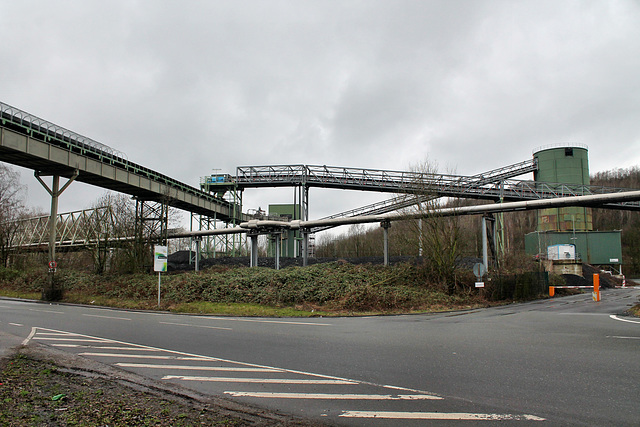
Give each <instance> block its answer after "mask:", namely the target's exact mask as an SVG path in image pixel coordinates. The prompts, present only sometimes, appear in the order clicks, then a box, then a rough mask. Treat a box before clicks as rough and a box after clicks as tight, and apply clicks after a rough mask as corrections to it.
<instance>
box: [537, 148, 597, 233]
mask: <svg viewBox="0 0 640 427" xmlns="http://www.w3.org/2000/svg"><path fill="white" fill-rule="evenodd" d="M533 157H534V158H535V159H537V161H538V170H537V171H536V172H535V173H534V179H535V181H536V182H540V183H542V182H557V183H562V184H569V185H571V184H575V185H589V183H590V179H589V151H588V149H587V146H586V145H578V144H575V145H574V144H571V145H555V146H549V147H542V148H539V149H538V150H536V151H535V152H534V154H533ZM574 230H575V231H591V230H593V223H592V217H591V209H589V208H583V207H569V208H552V209H542V210H539V211H538V229H537V231H574Z"/></svg>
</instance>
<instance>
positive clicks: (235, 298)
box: [0, 261, 545, 317]
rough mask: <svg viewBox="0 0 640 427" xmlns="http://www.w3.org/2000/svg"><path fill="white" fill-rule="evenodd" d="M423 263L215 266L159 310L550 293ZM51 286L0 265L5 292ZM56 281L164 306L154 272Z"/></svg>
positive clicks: (435, 306)
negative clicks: (479, 281)
mask: <svg viewBox="0 0 640 427" xmlns="http://www.w3.org/2000/svg"><path fill="white" fill-rule="evenodd" d="M431 274H432V273H431V270H430V269H429V268H428V267H427V266H426V265H424V264H419V263H417V264H416V263H404V264H398V265H393V266H389V267H384V266H381V265H371V264H365V265H353V264H350V263H347V262H345V261H337V262H331V263H326V264H316V265H312V266H308V267H289V268H286V269H283V270H273V269H270V268H262V267H258V268H247V267H238V266H235V267H221V266H219V267H212V268H209V269H207V270H205V271H202V272H197V273H196V272H193V271H190V272H180V273H173V274H166V275H163V276H162V283H161V304H160V307H159V308H160V309H162V310H170V311H175V312H185V313H217V314H229V315H253V316H287V317H289V316H329V315H350V314H373V313H381V314H391V313H411V312H434V311H443V310H455V309H468V308H474V307H480V306H487V305H488V304H493V303H496V302H501V301H505V300H508V301H512V300H513V299H530V298H535V297H538V296H540V295H542V294H543V293H544V290H545V287H544V285H542V286H540V285H539V284H538V282H537V277H532V276H531V275H530V274H527V273H521V274H515V275H509V276H501V277H497V278H496V279H495V280H492V281H488V282H487V286H486V287H485V288H483V289H477V288H475V285H474V283H475V277H474V276H473V274H472V273H471V272H470V271H465V270H462V269H461V270H459V271H457V272H456V273H455V275H454V279H453V280H454V281H453V282H452V283H448V282H437V281H433V279H432V278H431ZM46 281H47V274H46V273H45V272H44V271H42V269H39V270H33V271H23V270H12V269H7V268H0V294H2V295H4V296H11V297H21V298H34V297H39V292H40V290H41V289H42V287H43V286H44V285H45V283H46ZM56 282H57V284H58V285H59V286H61V287H62V288H63V289H64V299H63V302H73V303H83V304H92V305H100V306H111V307H122V308H129V309H157V308H158V306H157V287H158V277H157V275H154V274H142V273H139V274H111V275H110V274H102V275H99V274H95V273H91V272H87V271H81V270H60V271H59V272H58V273H57V274H56Z"/></svg>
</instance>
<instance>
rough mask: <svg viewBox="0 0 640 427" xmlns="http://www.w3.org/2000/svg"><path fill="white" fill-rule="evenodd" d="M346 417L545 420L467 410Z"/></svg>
mask: <svg viewBox="0 0 640 427" xmlns="http://www.w3.org/2000/svg"><path fill="white" fill-rule="evenodd" d="M338 416H339V417H346V418H380V419H383V418H386V419H404V420H455V421H545V419H544V418H540V417H536V416H535V415H512V414H474V413H467V412H449V413H447V412H387V411H345V412H343V413H342V414H340V415H338Z"/></svg>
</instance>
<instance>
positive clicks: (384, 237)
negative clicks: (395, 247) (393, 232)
mask: <svg viewBox="0 0 640 427" xmlns="http://www.w3.org/2000/svg"><path fill="white" fill-rule="evenodd" d="M380 227H382V240H383V243H382V246H383V258H384V265H385V266H387V265H389V227H391V221H382V222H381V223H380Z"/></svg>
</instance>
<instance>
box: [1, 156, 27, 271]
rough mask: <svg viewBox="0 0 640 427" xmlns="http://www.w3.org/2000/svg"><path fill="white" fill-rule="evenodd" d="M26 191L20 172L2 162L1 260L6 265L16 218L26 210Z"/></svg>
mask: <svg viewBox="0 0 640 427" xmlns="http://www.w3.org/2000/svg"><path fill="white" fill-rule="evenodd" d="M24 193H25V189H24V186H23V185H21V184H20V174H19V173H18V172H16V171H15V170H14V169H11V168H10V167H9V166H7V165H5V164H0V262H1V263H2V264H1V265H3V266H5V267H6V266H7V263H8V260H9V252H10V248H11V244H12V241H13V238H14V236H15V232H16V229H17V228H16V225H17V224H16V220H17V219H18V218H19V217H20V215H22V213H23V212H24Z"/></svg>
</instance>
